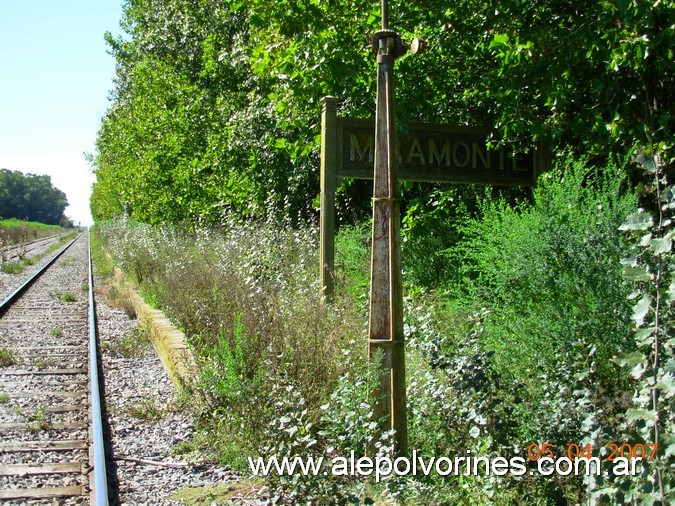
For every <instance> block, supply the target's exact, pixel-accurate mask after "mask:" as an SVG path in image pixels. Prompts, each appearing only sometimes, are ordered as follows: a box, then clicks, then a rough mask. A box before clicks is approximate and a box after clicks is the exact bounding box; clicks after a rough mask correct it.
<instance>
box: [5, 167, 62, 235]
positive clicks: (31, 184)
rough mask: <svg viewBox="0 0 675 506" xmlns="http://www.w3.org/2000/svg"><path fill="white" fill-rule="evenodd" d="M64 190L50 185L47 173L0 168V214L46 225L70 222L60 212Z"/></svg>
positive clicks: (6, 217)
mask: <svg viewBox="0 0 675 506" xmlns="http://www.w3.org/2000/svg"><path fill="white" fill-rule="evenodd" d="M67 206H68V200H67V199H66V194H65V193H63V192H62V191H61V190H59V189H58V188H55V187H54V186H53V185H52V179H51V177H50V176H46V175H45V176H38V175H36V174H24V173H22V172H19V171H18V170H8V169H0V217H1V218H3V219H8V218H17V219H20V220H28V221H37V222H40V223H45V224H47V225H59V224H62V223H66V222H69V220H68V219H67V218H65V216H64V214H63V212H64V211H65V209H66V207H67Z"/></svg>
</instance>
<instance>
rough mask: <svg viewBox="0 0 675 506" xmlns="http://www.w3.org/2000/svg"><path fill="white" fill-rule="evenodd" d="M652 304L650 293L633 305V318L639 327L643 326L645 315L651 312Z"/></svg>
mask: <svg viewBox="0 0 675 506" xmlns="http://www.w3.org/2000/svg"><path fill="white" fill-rule="evenodd" d="M650 304H651V298H650V297H649V295H647V294H645V295H643V296H642V298H641V299H640V300H639V301H638V302H637V303H636V304H635V305H634V306H633V320H634V321H635V324H636V325H637V326H638V327H641V326H642V323H643V322H644V320H645V316H647V313H648V312H649V307H650Z"/></svg>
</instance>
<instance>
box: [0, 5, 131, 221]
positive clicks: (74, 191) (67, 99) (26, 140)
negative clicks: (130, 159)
mask: <svg viewBox="0 0 675 506" xmlns="http://www.w3.org/2000/svg"><path fill="white" fill-rule="evenodd" d="M122 4H123V0H0V168H5V169H10V170H20V171H21V172H30V173H33V174H48V175H50V176H51V177H52V183H53V184H54V186H56V187H57V188H59V189H61V190H62V191H64V192H65V193H66V195H67V197H68V202H69V203H70V206H69V207H68V208H67V209H66V214H67V215H68V216H70V217H71V218H72V219H73V220H75V222H81V223H82V224H89V223H91V216H90V214H89V194H90V192H91V184H92V182H93V176H92V174H91V168H90V167H89V165H88V164H87V163H86V161H85V160H84V157H83V155H82V153H83V152H93V151H94V143H95V139H96V132H97V130H98V128H99V125H100V122H101V118H102V117H103V114H104V113H105V110H106V109H107V107H108V104H109V102H108V94H109V92H110V90H111V89H112V87H113V78H114V75H115V62H114V59H113V57H112V56H110V55H109V54H108V53H107V46H106V44H105V42H104V40H103V36H104V33H105V32H106V31H109V32H112V33H113V34H115V35H118V34H120V33H121V29H120V28H119V20H120V18H121V13H122Z"/></svg>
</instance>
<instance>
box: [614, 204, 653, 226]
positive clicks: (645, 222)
mask: <svg viewBox="0 0 675 506" xmlns="http://www.w3.org/2000/svg"><path fill="white" fill-rule="evenodd" d="M653 224H654V222H653V220H652V215H651V214H649V213H647V212H645V211H643V210H642V209H640V210H639V211H636V212H634V213H633V214H631V215H630V216H628V218H626V221H625V222H624V223H623V225H621V226H620V227H619V230H647V229H649V228H651V227H652V225H653Z"/></svg>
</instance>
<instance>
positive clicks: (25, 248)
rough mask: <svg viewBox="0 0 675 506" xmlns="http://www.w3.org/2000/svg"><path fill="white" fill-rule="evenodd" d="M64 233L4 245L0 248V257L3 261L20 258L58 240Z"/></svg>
mask: <svg viewBox="0 0 675 506" xmlns="http://www.w3.org/2000/svg"><path fill="white" fill-rule="evenodd" d="M64 235H65V234H58V235H52V236H49V237H42V238H40V239H35V240H32V241H28V242H22V243H20V244H11V245H9V246H4V247H3V248H0V257H2V259H3V261H10V260H13V259H21V258H23V257H26V256H29V253H31V252H33V251H36V250H40V249H42V248H44V247H46V246H49V245H50V244H52V243H55V242H59V240H60V239H61V237H63V236H64Z"/></svg>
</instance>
